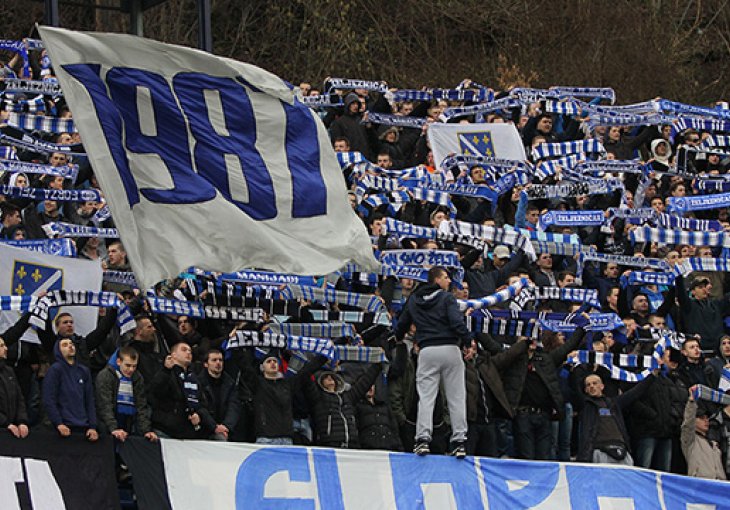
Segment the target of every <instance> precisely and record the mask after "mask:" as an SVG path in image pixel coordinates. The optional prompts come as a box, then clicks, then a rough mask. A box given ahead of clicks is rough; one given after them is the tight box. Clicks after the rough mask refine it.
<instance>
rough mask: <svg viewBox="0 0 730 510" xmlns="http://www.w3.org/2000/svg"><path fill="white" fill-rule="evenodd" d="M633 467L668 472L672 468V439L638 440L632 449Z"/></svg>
mask: <svg viewBox="0 0 730 510" xmlns="http://www.w3.org/2000/svg"><path fill="white" fill-rule="evenodd" d="M634 465H635V466H641V467H644V468H651V469H656V470H658V471H665V472H669V471H670V470H671V468H672V438H670V437H665V438H656V437H643V438H641V439H638V440H637V441H636V446H635V448H634Z"/></svg>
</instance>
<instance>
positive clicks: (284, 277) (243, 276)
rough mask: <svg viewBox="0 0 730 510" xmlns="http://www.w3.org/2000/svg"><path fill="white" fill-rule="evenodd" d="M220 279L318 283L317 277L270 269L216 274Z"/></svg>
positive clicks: (275, 283) (292, 283)
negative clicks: (276, 271) (277, 271)
mask: <svg viewBox="0 0 730 510" xmlns="http://www.w3.org/2000/svg"><path fill="white" fill-rule="evenodd" d="M202 274H203V275H204V276H215V275H214V273H210V272H208V271H203V273H202ZM217 278H218V279H219V280H221V281H228V282H240V283H252V284H261V285H308V286H312V285H318V283H317V278H315V277H313V276H301V275H295V274H286V273H275V272H272V271H254V270H252V269H245V270H243V271H236V272H235V273H222V274H217Z"/></svg>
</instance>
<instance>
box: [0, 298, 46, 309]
mask: <svg viewBox="0 0 730 510" xmlns="http://www.w3.org/2000/svg"><path fill="white" fill-rule="evenodd" d="M38 299H39V298H38V297H36V296H0V311H2V312H27V311H28V310H30V309H31V308H33V307H34V306H35V305H36V303H37V302H38Z"/></svg>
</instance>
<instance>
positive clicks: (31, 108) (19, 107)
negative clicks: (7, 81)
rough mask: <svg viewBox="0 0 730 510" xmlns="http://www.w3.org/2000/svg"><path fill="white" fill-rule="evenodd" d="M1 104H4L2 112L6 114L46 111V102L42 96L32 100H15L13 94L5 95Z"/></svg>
mask: <svg viewBox="0 0 730 510" xmlns="http://www.w3.org/2000/svg"><path fill="white" fill-rule="evenodd" d="M8 96H10V97H8ZM3 102H4V103H5V108H4V110H5V111H6V112H16V113H25V112H28V113H43V112H45V111H46V102H45V100H44V99H43V96H37V97H34V98H33V99H15V98H14V97H13V94H6V95H5V99H4V101H3Z"/></svg>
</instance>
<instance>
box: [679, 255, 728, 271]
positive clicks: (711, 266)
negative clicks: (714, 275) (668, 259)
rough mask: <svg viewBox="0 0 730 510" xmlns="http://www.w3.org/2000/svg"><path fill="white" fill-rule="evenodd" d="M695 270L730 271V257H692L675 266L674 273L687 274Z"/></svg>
mask: <svg viewBox="0 0 730 510" xmlns="http://www.w3.org/2000/svg"><path fill="white" fill-rule="evenodd" d="M693 271H707V272H725V273H726V272H730V259H711V258H699V257H690V258H687V259H684V260H683V261H682V262H681V263H679V264H676V265H675V266H674V270H673V273H674V274H675V275H676V276H678V275H682V276H687V275H688V274H690V273H692V272H693Z"/></svg>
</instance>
